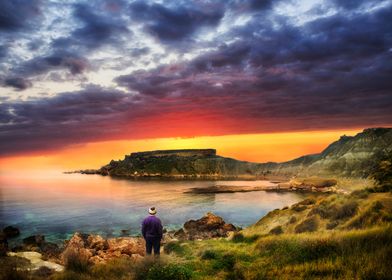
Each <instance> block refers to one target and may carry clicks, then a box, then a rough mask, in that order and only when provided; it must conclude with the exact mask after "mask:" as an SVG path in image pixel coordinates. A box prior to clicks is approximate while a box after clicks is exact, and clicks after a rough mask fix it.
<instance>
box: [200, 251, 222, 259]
mask: <svg viewBox="0 0 392 280" xmlns="http://www.w3.org/2000/svg"><path fill="white" fill-rule="evenodd" d="M218 255H219V254H218V253H217V252H216V251H213V250H205V251H204V252H202V254H201V256H200V257H201V259H202V260H214V259H217V258H218Z"/></svg>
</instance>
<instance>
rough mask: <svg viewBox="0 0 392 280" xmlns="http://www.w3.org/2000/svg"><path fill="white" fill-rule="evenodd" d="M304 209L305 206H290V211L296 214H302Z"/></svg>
mask: <svg viewBox="0 0 392 280" xmlns="http://www.w3.org/2000/svg"><path fill="white" fill-rule="evenodd" d="M306 208H308V207H306V205H301V204H294V205H293V206H291V209H292V210H294V211H296V212H302V211H304V210H305V209H306Z"/></svg>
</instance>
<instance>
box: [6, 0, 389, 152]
mask: <svg viewBox="0 0 392 280" xmlns="http://www.w3.org/2000/svg"><path fill="white" fill-rule="evenodd" d="M391 18H392V3H391V2H390V1H372V0H369V1H364V0H362V1H341V0H330V1H328V0H314V1H311V0H307V1H299V0H298V1H291V0H290V1H285V0H279V1H256V0H249V1H237V0H233V1H209V0H203V1H138V0H137V1H125V0H124V1H121V0H93V1H91V0H90V1H76V0H75V1H64V3H62V2H59V1H44V0H42V1H22V0H18V1H11V0H4V1H2V2H1V4H0V98H1V99H0V100H1V104H0V107H1V108H0V109H1V111H0V135H1V140H0V154H3V155H5V154H15V153H20V152H23V153H25V152H34V151H39V150H45V149H55V148H59V147H63V146H67V145H70V144H75V143H84V142H88V141H99V140H108V139H136V138H153V137H191V136H201V135H224V134H239V133H259V132H277V131H295V130H312V129H338V128H354V127H367V126H377V125H391V124H392V113H391V110H390V108H391V107H392V96H391V94H392V80H391V78H390V77H392V21H391V20H390V19H391ZM26 139H28V141H26Z"/></svg>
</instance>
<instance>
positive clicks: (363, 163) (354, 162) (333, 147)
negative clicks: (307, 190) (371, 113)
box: [267, 128, 392, 177]
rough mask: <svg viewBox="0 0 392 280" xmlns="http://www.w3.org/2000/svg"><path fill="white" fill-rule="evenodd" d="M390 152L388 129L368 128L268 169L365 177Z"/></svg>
mask: <svg viewBox="0 0 392 280" xmlns="http://www.w3.org/2000/svg"><path fill="white" fill-rule="evenodd" d="M391 154H392V129H391V128H369V129H365V130H364V131H363V132H361V133H358V134H357V135H355V136H345V135H344V136H341V137H340V139H339V140H338V141H335V142H333V143H332V144H330V145H329V146H328V147H327V148H326V149H325V150H324V151H322V152H321V153H320V154H315V155H307V156H303V157H300V158H297V159H294V160H291V161H287V162H283V163H279V164H276V165H274V166H271V167H270V169H269V170H270V171H271V172H272V173H273V174H280V175H284V174H286V175H295V174H298V175H306V176H309V175H329V174H332V175H335V176H341V177H367V176H368V175H369V173H370V171H371V169H372V168H373V166H374V165H375V164H377V163H378V162H379V161H380V160H381V159H382V158H385V157H387V156H390V155H391ZM267 169H268V167H267Z"/></svg>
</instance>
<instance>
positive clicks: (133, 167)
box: [98, 149, 260, 178]
mask: <svg viewBox="0 0 392 280" xmlns="http://www.w3.org/2000/svg"><path fill="white" fill-rule="evenodd" d="M259 165H260V164H255V163H250V162H245V161H238V160H235V159H231V158H225V157H221V156H218V155H216V151H215V150H214V149H201V150H193V149H190V150H168V151H151V152H140V153H132V154H130V155H128V156H125V158H124V159H123V160H119V161H111V162H110V163H109V164H108V165H106V166H104V167H102V168H101V169H100V170H99V171H98V173H100V174H103V175H112V176H125V177H178V178H188V177H189V178H192V177H195V178H202V177H236V176H256V175H257V174H256V171H257V168H258V167H259Z"/></svg>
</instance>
